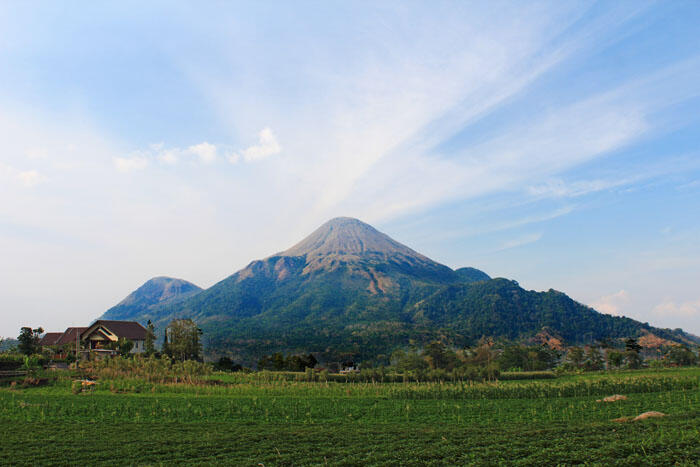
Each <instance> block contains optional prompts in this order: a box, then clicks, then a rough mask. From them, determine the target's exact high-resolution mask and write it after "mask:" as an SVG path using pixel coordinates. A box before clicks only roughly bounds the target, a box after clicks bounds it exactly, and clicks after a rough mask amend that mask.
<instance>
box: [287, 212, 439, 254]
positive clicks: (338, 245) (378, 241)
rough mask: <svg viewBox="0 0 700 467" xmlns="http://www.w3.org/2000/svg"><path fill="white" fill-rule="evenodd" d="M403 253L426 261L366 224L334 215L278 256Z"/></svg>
mask: <svg viewBox="0 0 700 467" xmlns="http://www.w3.org/2000/svg"><path fill="white" fill-rule="evenodd" d="M328 255H340V256H345V255H347V256H373V255H377V256H382V257H385V258H386V257H389V256H391V255H397V256H404V257H408V258H418V259H421V260H427V258H426V257H425V256H423V255H421V254H418V253H416V252H415V251H413V250H412V249H410V248H408V247H407V246H405V245H402V244H401V243H399V242H397V241H395V240H394V239H392V238H391V237H389V236H388V235H386V234H383V233H381V232H380V231H378V230H377V229H375V228H374V227H372V226H371V225H369V224H365V223H364V222H362V221H361V220H359V219H354V218H352V217H336V218H335V219H331V220H329V221H328V222H326V223H325V224H323V225H322V226H321V227H319V228H318V229H316V230H315V231H313V232H312V233H311V234H310V235H309V236H308V237H306V238H305V239H304V240H302V241H300V242H299V243H297V244H296V245H294V246H293V247H291V248H289V249H288V250H285V251H284V252H282V253H280V254H279V256H305V257H306V258H307V260H313V259H315V258H317V257H320V256H328Z"/></svg>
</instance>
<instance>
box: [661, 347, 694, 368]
mask: <svg viewBox="0 0 700 467" xmlns="http://www.w3.org/2000/svg"><path fill="white" fill-rule="evenodd" d="M664 359H665V360H666V361H667V362H668V363H670V364H672V365H676V366H691V365H695V364H697V362H698V357H697V356H696V355H695V354H694V353H693V352H692V351H691V350H690V349H689V348H688V347H685V346H681V345H674V346H671V347H670V348H669V349H668V351H667V352H666V355H664Z"/></svg>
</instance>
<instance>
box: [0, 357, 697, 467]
mask: <svg viewBox="0 0 700 467" xmlns="http://www.w3.org/2000/svg"><path fill="white" fill-rule="evenodd" d="M612 394H622V395H625V396H626V397H627V399H626V400H621V401H616V402H610V403H605V402H597V400H598V399H601V398H603V397H605V396H610V395H612ZM647 411H658V412H662V413H664V414H666V416H665V417H662V418H651V419H647V420H643V421H627V422H619V421H613V420H614V419H619V418H623V417H635V416H637V415H639V414H641V413H643V412H647ZM0 437H1V438H0V439H2V442H1V443H0V462H2V463H5V464H12V465H40V464H63V465H65V464H88V465H90V464H98V463H104V464H109V465H134V464H137V465H172V464H231V465H252V466H257V465H260V464H262V465H265V466H270V465H446V464H447V465H464V464H479V465H557V464H563V465H568V464H587V465H697V464H698V463H700V369H697V368H694V369H682V370H681V369H673V370H659V371H628V372H618V373H609V374H605V373H600V374H590V375H573V376H565V377H559V378H554V379H551V378H550V379H542V380H524V381H518V380H516V381H504V382H496V383H466V382H465V383H461V382H450V383H415V382H412V383H382V382H375V383H352V382H350V383H341V382H323V381H320V382H304V381H294V380H290V378H288V377H286V375H282V374H280V375H275V374H264V373H263V374H253V375H239V374H214V375H212V376H211V380H210V381H208V382H206V384H156V383H148V382H146V381H144V380H138V379H131V380H130V379H119V380H111V381H110V380H100V381H98V384H97V385H96V386H95V387H94V389H90V390H88V391H85V392H79V393H78V394H75V393H74V391H72V390H71V378H68V377H65V376H63V377H60V378H58V379H56V380H53V381H51V382H50V384H48V385H44V386H40V387H26V388H23V387H21V385H17V386H15V387H13V388H9V387H7V385H6V386H4V387H2V388H0Z"/></svg>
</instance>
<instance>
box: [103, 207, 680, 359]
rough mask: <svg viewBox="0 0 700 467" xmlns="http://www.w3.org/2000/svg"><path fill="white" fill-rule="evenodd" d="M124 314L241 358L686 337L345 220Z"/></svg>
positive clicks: (361, 355)
mask: <svg viewBox="0 0 700 467" xmlns="http://www.w3.org/2000/svg"><path fill="white" fill-rule="evenodd" d="M144 285H145V284H144ZM195 287H196V286H195ZM114 308H117V307H114ZM114 308H113V309H111V310H110V311H112V310H114ZM131 311H132V313H131V314H130V317H131V318H133V319H139V320H142V321H144V320H148V319H150V320H152V321H153V322H154V323H155V324H156V326H157V327H159V328H162V327H164V326H165V325H167V323H168V322H169V320H171V319H173V318H192V319H194V320H195V321H196V322H197V323H198V325H199V326H200V327H201V328H202V329H203V330H204V332H205V336H206V339H205V340H206V345H207V348H208V351H209V353H211V354H213V355H229V356H232V357H234V358H236V359H238V360H240V361H246V362H251V361H254V360H255V358H256V357H259V356H260V355H262V354H269V353H271V352H274V351H282V352H317V353H318V354H319V355H321V356H322V357H323V356H325V357H326V358H333V355H336V356H337V355H339V354H343V353H345V354H347V353H350V354H352V355H354V356H355V357H354V358H356V359H358V360H361V359H367V358H372V357H373V356H375V357H376V356H377V355H384V356H386V355H389V354H390V353H391V352H392V351H393V350H394V349H395V348H397V347H406V346H411V345H420V344H425V343H427V342H428V341H430V340H432V339H443V340H447V341H449V342H452V343H454V344H455V345H460V346H465V345H471V344H473V343H474V342H475V341H476V340H478V339H479V338H480V337H483V336H490V337H496V338H499V337H500V338H507V339H530V338H533V337H534V336H536V335H537V334H538V333H539V332H541V331H542V329H545V328H546V329H552V330H554V331H555V332H557V333H559V334H560V335H561V336H562V337H563V338H564V339H565V340H566V341H567V342H568V343H572V344H575V343H585V342H587V341H593V340H599V339H607V338H619V337H628V336H629V337H636V336H640V335H643V334H644V333H647V332H654V334H656V335H659V336H660V337H663V338H665V339H671V340H675V341H684V339H685V337H684V334H683V333H682V331H681V332H680V333H679V332H676V331H671V330H664V329H659V328H654V327H652V326H649V325H648V324H647V323H639V322H637V321H634V320H632V319H629V318H621V317H613V316H609V315H602V314H600V313H598V312H597V311H595V310H593V309H591V308H590V307H587V306H585V305H582V304H580V303H578V302H576V301H574V300H573V299H571V298H570V297H568V296H567V295H566V294H564V293H562V292H557V291H553V290H550V291H548V292H535V291H527V290H524V289H522V288H521V287H520V286H519V285H518V284H517V282H515V281H511V280H508V279H503V278H495V279H492V278H491V277H490V276H489V275H487V274H486V273H484V272H483V271H480V270H478V269H475V268H470V267H465V268H459V269H457V270H456V271H454V270H452V269H451V268H449V267H447V266H445V265H442V264H440V263H437V262H435V261H433V260H431V259H430V258H428V257H426V256H423V255H422V254H420V253H417V252H416V251H414V250H412V249H411V248H409V247H407V246H405V245H402V244H401V243H399V242H397V241H395V240H394V239H392V238H391V237H389V236H388V235H386V234H384V233H382V232H379V231H378V230H376V229H375V228H374V227H372V226H370V225H369V224H365V223H364V222H362V221H359V220H357V219H352V218H344V217H341V218H335V219H331V220H330V221H328V222H326V223H324V224H323V225H321V226H320V227H319V228H318V229H316V230H314V231H313V232H312V233H311V234H310V235H308V236H307V237H305V238H304V239H303V240H302V241H300V242H298V243H296V244H295V245H293V246H292V247H290V248H288V249H287V250H283V251H282V252H280V253H277V254H275V255H272V256H268V257H266V258H263V259H261V260H255V261H252V262H250V263H249V264H248V265H247V266H246V267H244V268H243V269H241V270H239V271H237V272H235V273H234V274H232V275H230V276H228V277H227V278H225V279H223V280H221V281H219V282H218V283H216V284H214V285H213V286H212V287H210V288H208V289H206V290H201V289H200V290H198V291H196V292H193V293H191V294H190V295H187V296H184V297H182V296H178V297H177V298H176V299H172V300H170V299H168V300H164V301H160V302H156V303H153V302H152V301H151V302H149V303H148V304H147V306H142V307H141V308H140V309H139V310H136V312H133V311H134V310H131ZM108 313H109V312H108ZM112 315H113V316H116V315H118V313H112Z"/></svg>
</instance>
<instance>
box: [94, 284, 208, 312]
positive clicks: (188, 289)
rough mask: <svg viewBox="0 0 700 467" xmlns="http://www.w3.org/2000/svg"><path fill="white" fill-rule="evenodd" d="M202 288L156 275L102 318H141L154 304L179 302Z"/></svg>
mask: <svg viewBox="0 0 700 467" xmlns="http://www.w3.org/2000/svg"><path fill="white" fill-rule="evenodd" d="M201 290H202V289H201V288H200V287H197V286H196V285H194V284H193V283H191V282H187V281H186V280H182V279H173V278H171V277H154V278H153V279H150V280H148V281H147V282H146V283H145V284H143V285H142V286H141V287H139V288H138V289H136V290H135V291H133V292H132V293H130V294H129V295H128V296H127V297H126V298H125V299H124V300H122V301H121V302H119V303H118V304H117V305H115V306H114V307H112V308H110V309H109V310H107V311H106V312H105V313H104V314H103V315H102V316H101V317H100V319H106V320H139V319H140V318H141V317H142V316H144V315H146V314H148V313H149V312H150V310H151V309H152V308H153V307H154V306H158V305H165V304H174V303H177V302H179V301H182V300H184V299H186V298H188V297H191V296H192V295H194V294H196V293H198V292H201Z"/></svg>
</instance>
